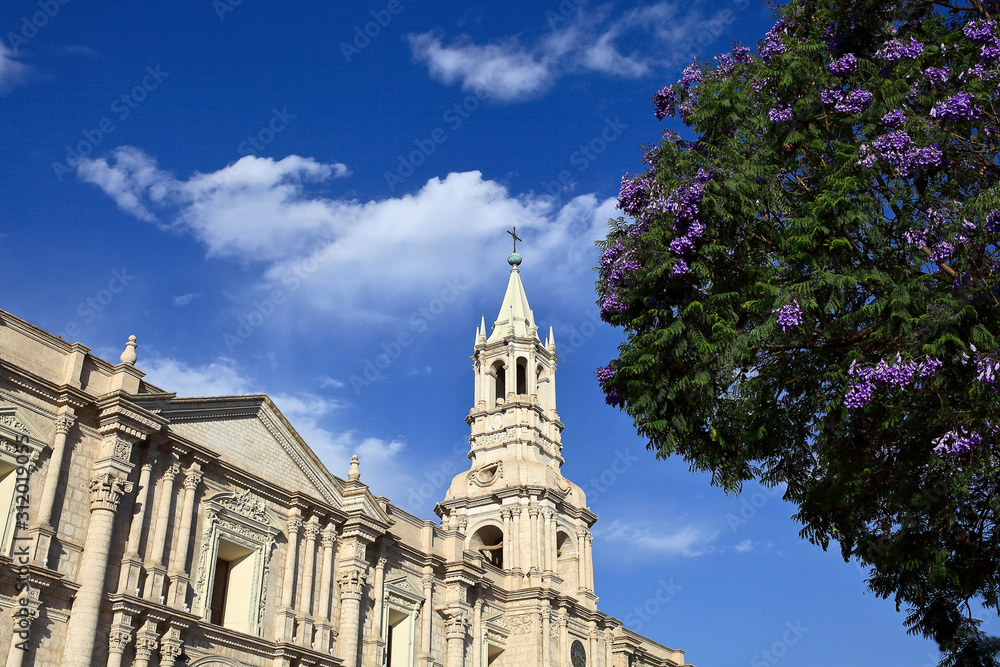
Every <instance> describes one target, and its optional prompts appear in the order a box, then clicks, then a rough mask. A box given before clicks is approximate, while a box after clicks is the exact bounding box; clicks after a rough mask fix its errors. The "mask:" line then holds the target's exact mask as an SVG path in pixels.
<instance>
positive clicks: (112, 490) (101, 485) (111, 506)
mask: <svg viewBox="0 0 1000 667" xmlns="http://www.w3.org/2000/svg"><path fill="white" fill-rule="evenodd" d="M131 490H132V482H128V481H125V480H123V479H119V478H117V477H115V476H114V475H112V474H111V473H109V472H106V473H104V474H103V475H97V476H96V477H92V478H91V479H90V510H91V511H94V510H97V509H105V510H111V511H112V512H117V511H118V504H119V503H120V502H121V500H122V496H124V495H125V494H126V493H128V492H129V491H131Z"/></svg>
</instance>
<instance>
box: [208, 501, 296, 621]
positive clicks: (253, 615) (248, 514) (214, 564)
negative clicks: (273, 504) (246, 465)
mask: <svg viewBox="0 0 1000 667" xmlns="http://www.w3.org/2000/svg"><path fill="white" fill-rule="evenodd" d="M278 525H280V524H279V519H278V518H277V516H276V515H275V514H274V513H273V512H272V511H271V510H270V509H268V508H267V507H266V506H265V505H264V501H263V500H261V499H260V498H258V497H256V496H255V495H254V494H253V493H251V492H250V491H244V492H242V493H234V492H232V491H223V492H222V493H217V494H215V495H214V496H212V497H211V498H208V499H207V500H206V501H205V521H204V529H203V533H202V539H201V552H200V555H199V556H198V578H197V580H196V583H195V600H194V613H196V614H198V615H200V616H201V618H202V619H204V620H205V621H209V622H211V623H215V624H216V625H221V626H223V627H225V628H229V629H231V630H236V631H237V632H244V633H246V634H248V635H257V636H258V637H259V636H262V635H263V627H262V625H261V622H262V621H263V618H264V608H265V606H266V605H267V590H268V588H267V581H268V577H269V563H270V561H271V553H272V551H273V550H274V546H275V537H276V536H277V535H278V533H279V532H280V530H279V528H278Z"/></svg>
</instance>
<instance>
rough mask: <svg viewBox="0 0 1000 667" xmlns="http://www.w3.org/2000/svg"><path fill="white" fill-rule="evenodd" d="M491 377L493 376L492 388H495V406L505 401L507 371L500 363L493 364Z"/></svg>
mask: <svg viewBox="0 0 1000 667" xmlns="http://www.w3.org/2000/svg"><path fill="white" fill-rule="evenodd" d="M493 375H494V376H495V379H494V380H493V386H494V387H495V388H496V391H495V392H494V405H495V404H496V403H497V402H500V401H503V400H506V399H507V369H506V368H504V365H503V362H502V361H497V362H495V363H494V364H493Z"/></svg>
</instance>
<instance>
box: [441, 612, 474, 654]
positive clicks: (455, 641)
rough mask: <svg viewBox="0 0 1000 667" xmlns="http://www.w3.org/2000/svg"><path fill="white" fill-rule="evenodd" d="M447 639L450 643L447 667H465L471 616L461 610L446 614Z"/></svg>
mask: <svg viewBox="0 0 1000 667" xmlns="http://www.w3.org/2000/svg"><path fill="white" fill-rule="evenodd" d="M445 613H447V614H448V619H447V620H446V621H445V638H446V639H447V641H448V660H447V662H446V663H445V664H446V665H447V667H465V634H466V628H468V627H469V615H468V614H467V613H466V612H465V611H464V610H461V609H456V610H451V611H448V612H445Z"/></svg>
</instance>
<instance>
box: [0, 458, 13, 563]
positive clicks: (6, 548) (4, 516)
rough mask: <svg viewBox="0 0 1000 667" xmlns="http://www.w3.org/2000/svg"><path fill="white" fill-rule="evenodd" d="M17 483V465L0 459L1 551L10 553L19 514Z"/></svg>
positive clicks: (5, 553)
mask: <svg viewBox="0 0 1000 667" xmlns="http://www.w3.org/2000/svg"><path fill="white" fill-rule="evenodd" d="M16 485H17V466H14V465H12V464H10V463H7V462H6V461H0V535H2V537H3V539H2V540H0V553H2V554H3V555H5V556H9V555H10V551H11V546H12V545H13V544H14V530H15V529H16V527H17V526H16V521H15V519H16V518H17V515H16V514H15V509H16V507H15V505H14V487H15V486H16Z"/></svg>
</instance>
